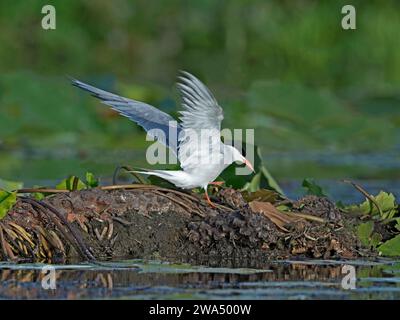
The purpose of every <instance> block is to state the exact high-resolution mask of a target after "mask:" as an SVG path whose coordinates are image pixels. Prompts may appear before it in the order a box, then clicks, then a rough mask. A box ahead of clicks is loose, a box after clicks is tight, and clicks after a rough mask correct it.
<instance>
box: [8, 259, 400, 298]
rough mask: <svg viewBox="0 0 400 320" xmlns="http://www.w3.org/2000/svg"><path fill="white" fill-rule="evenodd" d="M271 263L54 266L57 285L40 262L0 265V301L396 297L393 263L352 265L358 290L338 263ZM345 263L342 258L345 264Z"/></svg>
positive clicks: (398, 280)
mask: <svg viewBox="0 0 400 320" xmlns="http://www.w3.org/2000/svg"><path fill="white" fill-rule="evenodd" d="M327 263H329V262H325V263H324V262H323V261H322V262H319V263H317V264H312V262H310V263H302V262H291V263H289V262H287V263H281V262H280V263H270V264H268V265H265V266H264V267H263V268H262V269H241V268H237V269H231V268H210V267H192V266H189V265H176V264H168V263H161V262H154V261H152V262H147V263H143V262H140V261H138V262H137V263H136V262H135V265H137V266H138V267H139V268H137V267H129V266H132V261H130V262H129V263H127V262H110V263H105V264H104V265H103V264H102V265H101V266H98V265H87V264H86V265H83V264H82V265H73V266H57V269H56V275H57V282H56V285H57V288H56V289H55V290H45V289H43V288H42V286H41V281H42V279H43V274H42V273H41V265H29V264H26V265H14V264H0V280H1V286H0V299H82V298H91V299H96V298H134V299H142V298H155V299H157V298H181V299H182V298H201V299H213V298H217V299H218V298H229V299H349V298H350V299H351V298H378V299H380V298H381V299H398V298H400V277H398V276H399V275H400V268H399V265H396V264H394V263H388V262H386V263H380V264H376V263H375V264H369V263H365V262H362V263H360V264H358V265H356V272H357V289H356V290H344V289H342V288H341V280H342V278H343V276H344V275H343V274H342V264H339V263H336V264H331V263H329V264H327ZM345 263H346V262H343V264H345Z"/></svg>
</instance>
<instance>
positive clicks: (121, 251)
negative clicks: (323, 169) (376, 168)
mask: <svg viewBox="0 0 400 320" xmlns="http://www.w3.org/2000/svg"><path fill="white" fill-rule="evenodd" d="M214 199H215V201H217V203H218V204H219V206H218V209H213V208H211V207H209V206H208V205H207V204H205V203H204V201H202V200H201V199H200V197H199V196H197V195H195V194H190V195H189V194H188V195H185V194H180V193H176V192H174V191H173V190H171V191H168V190H166V189H150V188H149V189H133V190H114V191H104V190H99V189H92V190H84V191H75V192H69V193H58V194H54V195H51V196H48V197H46V198H45V199H44V200H42V202H41V203H42V204H46V205H47V206H43V205H42V206H37V205H35V203H34V202H32V201H30V200H29V199H28V200H27V199H20V200H18V202H17V204H16V205H15V206H14V208H13V209H12V210H11V212H9V214H8V215H7V216H6V217H5V218H4V219H3V220H2V221H1V222H0V260H28V261H56V262H63V261H65V260H68V259H73V258H77V257H79V258H80V259H83V260H90V259H91V260H93V259H96V260H106V259H112V258H122V257H124V258H128V257H129V258H156V259H169V260H170V261H171V260H175V261H180V262H191V261H193V260H196V261H198V260H199V259H200V260H201V259H202V258H204V257H207V258H208V259H213V257H215V258H216V259H221V257H224V258H226V259H233V260H235V259H237V260H241V259H249V260H253V259H256V260H259V261H262V260H275V259H287V258H292V257H307V258H324V259H331V258H356V257H360V256H372V255H373V253H372V252H370V251H369V250H366V249H365V248H363V247H362V245H361V243H360V242H359V240H358V239H357V237H356V235H355V233H354V230H353V224H352V223H353V222H352V221H351V220H350V219H349V220H346V219H345V217H344V215H343V214H341V213H340V211H339V209H337V208H336V207H335V206H334V204H333V203H331V202H330V201H329V200H328V199H326V198H318V197H315V196H308V197H305V198H303V199H300V200H298V201H295V202H292V203H291V204H292V208H293V209H292V213H293V214H302V213H305V214H307V215H313V216H315V217H318V218H323V220H324V222H320V221H312V220H311V221H310V220H309V219H298V220H296V221H295V222H292V223H288V224H287V225H285V230H286V231H283V230H282V228H279V227H277V226H276V225H275V224H274V223H273V222H272V221H271V220H270V219H269V218H268V217H267V216H265V215H264V214H261V213H257V212H253V211H252V210H251V209H250V206H249V204H248V203H247V202H246V201H245V200H244V199H243V198H242V195H241V193H240V192H238V191H235V190H233V189H223V190H221V191H219V192H218V193H217V194H216V195H215V196H214ZM49 208H54V209H55V210H57V212H58V214H59V215H58V216H57V214H55V212H53V211H52V210H50V209H49ZM60 215H61V217H60Z"/></svg>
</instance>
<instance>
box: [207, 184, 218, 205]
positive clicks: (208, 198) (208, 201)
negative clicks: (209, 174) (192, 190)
mask: <svg viewBox="0 0 400 320" xmlns="http://www.w3.org/2000/svg"><path fill="white" fill-rule="evenodd" d="M204 193H205V195H206V199H207V203H208V204H209V205H210V206H211V207H213V208H217V206H216V205H215V204H214V203H212V201H211V200H210V197H209V196H208V192H207V188H206V189H205V192H204Z"/></svg>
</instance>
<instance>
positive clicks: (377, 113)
mask: <svg viewBox="0 0 400 320" xmlns="http://www.w3.org/2000/svg"><path fill="white" fill-rule="evenodd" d="M45 4H47V3H44V2H43V1H37V0H32V1H29V2H23V1H9V0H4V1H1V3H0V28H1V32H0V43H1V44H2V45H1V46H0V176H3V177H5V178H9V179H15V178H16V179H20V178H24V179H33V180H35V179H44V178H51V179H57V178H59V177H60V176H65V175H67V174H69V173H72V172H74V173H77V174H84V173H85V172H86V171H87V170H94V171H95V173H96V174H108V175H110V174H111V172H112V169H113V167H114V166H115V165H117V164H120V163H129V164H134V165H143V164H145V162H144V155H145V146H146V145H148V144H149V143H148V142H146V141H145V140H144V137H145V134H144V132H143V131H142V130H141V129H140V128H138V127H137V126H136V125H134V124H132V123H130V122H129V121H128V120H126V119H124V118H122V117H119V116H116V115H115V114H114V113H112V112H110V111H109V110H108V109H107V108H106V107H104V106H103V105H101V104H100V103H98V101H96V100H95V99H94V98H91V97H90V96H88V95H87V94H85V93H82V92H79V91H78V90H77V89H76V88H73V87H72V86H70V84H69V80H68V78H67V77H66V75H69V76H73V77H76V78H79V79H81V80H86V81H88V82H90V83H92V84H94V85H96V86H99V87H102V88H104V89H106V90H110V91H114V92H118V93H120V94H124V95H126V96H128V97H131V98H134V99H138V100H143V101H146V102H148V103H151V104H154V105H156V106H158V107H160V108H161V109H162V110H164V111H167V112H169V113H173V114H175V115H176V114H177V113H176V111H177V110H178V108H179V107H178V105H177V101H179V100H177V99H176V98H177V95H176V91H174V90H173V82H174V81H175V79H176V76H177V73H178V70H180V69H184V70H188V71H190V72H192V73H194V74H195V75H197V76H198V77H200V78H201V79H202V80H204V82H205V83H206V84H207V85H208V86H209V87H210V88H211V89H212V91H213V92H214V93H215V95H216V97H217V98H218V100H219V102H220V104H221V105H222V106H223V107H224V111H225V122H224V126H227V127H231V128H255V133H256V141H255V143H256V144H257V145H260V146H261V147H262V148H263V149H262V150H263V156H264V157H265V158H266V159H268V153H269V152H273V151H282V152H293V151H297V152H298V151H304V152H310V151H314V150H327V151H329V152H337V153H338V154H340V153H342V152H353V153H358V152H366V153H377V152H382V153H384V152H387V151H388V150H392V149H393V148H394V147H395V146H396V145H397V146H398V144H399V142H398V141H399V136H400V134H399V127H400V90H399V88H400V55H399V52H400V42H399V41H398V30H400V3H399V2H398V1H396V0H385V1H378V0H369V1H365V0H354V1H352V4H353V5H354V6H355V7H356V10H357V30H349V31H344V30H343V29H342V28H341V19H342V17H343V15H342V14H341V8H342V6H343V5H345V4H348V3H347V1H341V0H339V1H327V0H324V1H314V0H294V1H278V0H274V1H262V0H233V1H232V0H231V1H228V0H222V1H211V0H202V1H190V2H189V1H183V0H182V1H181V0H171V1H151V2H150V1H142V0H140V1H128V0H116V1H112V2H111V1H106V0H97V1H89V0H69V1H62V0H56V1H52V2H51V4H53V5H54V6H55V8H56V10H57V29H56V30H48V31H46V30H43V29H42V28H41V25H40V21H41V18H42V17H43V15H42V14H41V8H42V6H43V5H45ZM117 161H118V163H116V162H117ZM267 165H268V167H269V169H271V170H272V172H273V173H274V175H275V176H277V177H278V178H279V177H280V176H282V175H285V174H286V175H292V176H293V175H294V174H295V173H296V171H300V173H299V174H301V175H307V176H312V175H313V174H312V172H310V171H309V170H308V169H309V166H310V165H311V166H312V167H313V168H314V169H315V170H314V173H316V175H318V174H320V173H321V171H324V169H320V167H319V166H320V164H315V163H312V164H300V165H299V166H298V167H296V168H293V167H290V168H288V167H287V166H286V164H285V161H281V162H280V163H275V164H274V163H272V164H270V163H268V161H267ZM282 166H283V167H284V168H285V169H284V170H283V169H282V168H283V167H282ZM302 166H303V167H302ZM304 166H306V167H307V169H306V172H305V170H304ZM353 167H354V168H353ZM349 168H350V169H349ZM280 169H282V170H280ZM353 169H354V170H353ZM346 170H347V171H346ZM382 170H387V168H382ZM352 172H355V173H354V175H357V176H363V177H368V176H370V177H371V176H373V177H375V176H376V175H377V174H378V173H377V172H371V171H370V170H369V169H368V168H365V169H364V168H361V169H360V168H359V167H358V166H357V164H352V165H351V167H349V166H347V167H346V168H342V167H340V166H337V167H335V168H334V169H332V170H331V171H329V172H327V173H322V174H321V175H323V174H331V175H335V176H343V175H347V176H349V175H350V176H351V175H352V174H351V173H352ZM393 172H398V170H397V171H392V170H389V171H388V172H387V175H388V176H392V177H393ZM379 174H380V173H379ZM314 176H315V175H314ZM397 176H398V173H397Z"/></svg>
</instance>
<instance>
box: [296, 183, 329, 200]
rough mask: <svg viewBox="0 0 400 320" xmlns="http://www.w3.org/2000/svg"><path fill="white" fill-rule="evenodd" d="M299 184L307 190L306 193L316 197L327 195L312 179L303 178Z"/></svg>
mask: <svg viewBox="0 0 400 320" xmlns="http://www.w3.org/2000/svg"><path fill="white" fill-rule="evenodd" d="M301 185H302V187H303V188H305V189H306V190H307V194H312V195H315V196H318V197H327V194H326V193H325V192H324V191H323V190H322V188H321V187H320V186H319V185H317V184H316V183H315V181H314V180H313V179H304V180H303V183H302V184H301Z"/></svg>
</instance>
